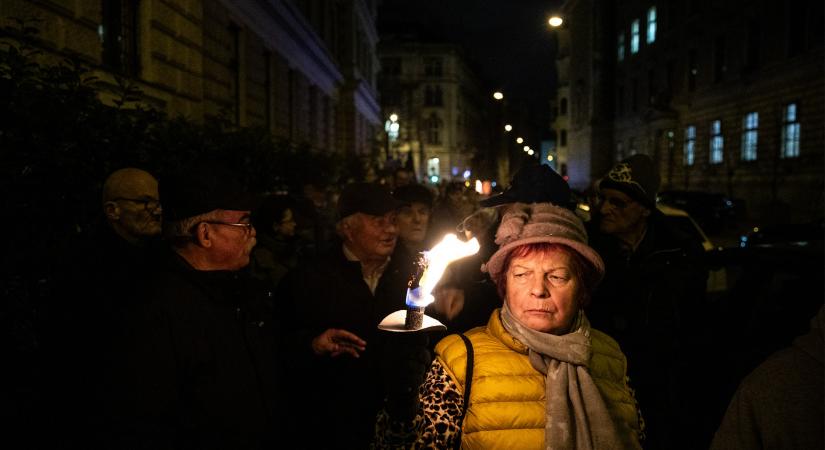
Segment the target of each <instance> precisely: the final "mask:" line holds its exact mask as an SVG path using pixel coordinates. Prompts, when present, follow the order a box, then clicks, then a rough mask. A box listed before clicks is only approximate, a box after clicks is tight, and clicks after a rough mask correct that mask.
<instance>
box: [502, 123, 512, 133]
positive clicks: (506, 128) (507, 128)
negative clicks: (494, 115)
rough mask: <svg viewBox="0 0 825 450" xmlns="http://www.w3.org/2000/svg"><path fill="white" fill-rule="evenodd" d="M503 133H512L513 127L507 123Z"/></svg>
mask: <svg viewBox="0 0 825 450" xmlns="http://www.w3.org/2000/svg"><path fill="white" fill-rule="evenodd" d="M504 131H507V132H510V131H513V126H512V125H510V124H509V123H508V124H507V125H504Z"/></svg>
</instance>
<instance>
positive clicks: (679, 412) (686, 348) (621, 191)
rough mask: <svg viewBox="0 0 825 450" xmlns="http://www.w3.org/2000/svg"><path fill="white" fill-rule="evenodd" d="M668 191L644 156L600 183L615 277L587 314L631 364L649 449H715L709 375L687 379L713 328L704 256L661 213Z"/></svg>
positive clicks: (602, 236) (600, 232)
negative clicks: (706, 393)
mask: <svg viewBox="0 0 825 450" xmlns="http://www.w3.org/2000/svg"><path fill="white" fill-rule="evenodd" d="M659 182H660V181H659V173H658V171H657V168H656V166H655V163H654V161H653V159H651V158H650V157H649V156H648V155H644V154H637V155H633V156H631V157H629V158H627V159H625V160H623V161H621V162H619V163H617V164H616V165H615V166H613V168H611V169H610V171H609V172H608V173H607V174H606V175H605V176H604V177H603V178H602V179H601V181H600V182H599V183H598V189H599V192H598V194H599V200H600V201H599V204H598V205H597V207H596V208H594V211H595V214H594V216H593V218H592V219H591V221H590V222H588V227H589V229H588V234H589V236H590V245H591V246H592V247H593V248H594V249H595V250H596V251H597V252H598V253H599V255H601V257H602V259H603V260H604V265H605V269H606V275H605V278H604V280H603V281H602V283H601V284H600V285H599V287H598V289H597V290H596V292H595V293H594V295H593V301H592V302H591V303H590V305H589V306H588V308H587V310H586V311H587V316H588V317H589V318H590V320H591V323H592V324H593V326H594V327H596V328H598V329H600V330H602V331H604V332H606V333H607V334H608V335H610V336H612V337H613V338H614V339H616V341H617V342H618V343H619V345H620V346H621V348H622V350H623V351H624V352H625V354H626V355H627V361H628V373H629V375H630V382H631V385H632V386H633V387H634V389H635V390H636V395H637V398H638V400H639V406H640V408H641V410H642V413H643V414H644V417H645V419H646V420H647V421H646V423H645V434H646V437H647V439H646V442H645V447H646V448H661V449H679V448H706V447H707V444H708V440H709V437H710V436H709V433H710V431H709V430H708V431H707V434H706V433H705V432H700V431H699V428H700V427H704V425H701V424H700V423H697V421H698V420H701V418H702V417H703V416H704V415H705V414H704V413H703V411H704V409H705V408H706V404H705V405H702V402H700V401H698V399H700V398H702V394H703V393H702V392H698V391H697V392H692V393H691V392H690V390H691V389H694V387H695V386H701V385H703V383H697V382H696V378H697V377H701V376H704V374H695V375H693V376H691V377H690V378H686V377H685V375H684V374H686V373H688V372H689V369H688V367H690V365H691V363H695V360H696V359H697V358H700V357H701V356H700V355H701V353H699V350H700V348H701V347H700V346H701V345H704V343H703V342H702V336H701V333H700V332H699V331H700V330H697V327H696V324H697V323H700V322H701V321H703V320H705V319H706V318H705V317H702V316H701V314H704V313H706V310H705V308H703V305H704V299H705V286H706V283H707V276H708V272H707V269H706V267H705V264H704V260H703V258H704V249H703V247H702V243H701V242H698V241H697V240H695V239H694V238H692V237H691V236H688V235H686V234H684V233H682V232H681V231H680V230H676V229H673V228H671V227H670V225H669V224H668V223H667V222H666V221H665V217H664V215H663V214H662V213H661V212H660V211H659V210H658V209H657V208H656V195H657V193H658V190H659ZM691 355H693V356H691ZM683 377H685V378H683ZM697 389H698V388H697ZM694 407H695V408H696V409H694V410H692V411H691V408H694ZM700 435H701V437H700ZM685 436H688V437H687V438H685Z"/></svg>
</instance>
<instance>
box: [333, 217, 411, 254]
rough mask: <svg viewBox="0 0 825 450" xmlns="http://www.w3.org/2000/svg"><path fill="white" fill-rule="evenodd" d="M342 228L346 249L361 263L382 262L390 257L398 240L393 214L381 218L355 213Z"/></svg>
mask: <svg viewBox="0 0 825 450" xmlns="http://www.w3.org/2000/svg"><path fill="white" fill-rule="evenodd" d="M347 223H348V225H347V226H346V227H345V228H344V236H345V239H346V244H347V247H348V248H349V249H350V250H351V251H352V252H353V253H355V254H356V255H357V256H358V258H359V259H361V260H362V261H368V260H383V259H386V258H387V257H388V256H390V255H392V252H393V250H395V241H396V240H397V238H398V226H397V225H396V214H395V212H390V213H387V214H385V215H383V216H373V215H370V214H364V213H356V214H353V215H352V216H350V220H348V221H347Z"/></svg>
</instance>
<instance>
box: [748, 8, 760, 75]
mask: <svg viewBox="0 0 825 450" xmlns="http://www.w3.org/2000/svg"><path fill="white" fill-rule="evenodd" d="M761 36H762V30H761V29H760V27H759V22H757V21H756V20H751V21H750V22H748V29H747V35H746V37H745V68H746V69H748V70H753V69H756V68H757V67H759V53H760V47H761V46H760V39H761Z"/></svg>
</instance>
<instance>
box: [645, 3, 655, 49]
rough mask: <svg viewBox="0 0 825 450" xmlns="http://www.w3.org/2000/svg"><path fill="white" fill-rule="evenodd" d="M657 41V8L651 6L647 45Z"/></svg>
mask: <svg viewBox="0 0 825 450" xmlns="http://www.w3.org/2000/svg"><path fill="white" fill-rule="evenodd" d="M655 41H656V7H655V6H651V7H650V9H648V10H647V43H648V44H652V43H653V42H655Z"/></svg>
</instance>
